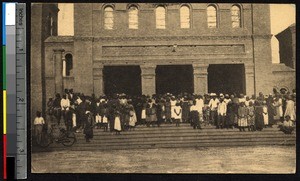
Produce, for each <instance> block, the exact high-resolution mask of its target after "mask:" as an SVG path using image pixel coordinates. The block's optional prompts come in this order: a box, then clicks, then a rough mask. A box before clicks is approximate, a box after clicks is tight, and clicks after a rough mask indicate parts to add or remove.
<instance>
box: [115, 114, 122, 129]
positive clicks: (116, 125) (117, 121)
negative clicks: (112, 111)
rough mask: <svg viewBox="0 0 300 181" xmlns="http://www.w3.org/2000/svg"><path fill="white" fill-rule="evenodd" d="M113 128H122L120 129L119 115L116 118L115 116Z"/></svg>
mask: <svg viewBox="0 0 300 181" xmlns="http://www.w3.org/2000/svg"><path fill="white" fill-rule="evenodd" d="M114 129H115V130H116V131H121V130H122V129H121V120H120V118H119V117H116V118H115V123H114Z"/></svg>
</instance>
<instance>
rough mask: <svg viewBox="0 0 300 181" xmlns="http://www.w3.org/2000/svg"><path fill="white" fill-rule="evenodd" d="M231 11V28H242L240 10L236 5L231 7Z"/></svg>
mask: <svg viewBox="0 0 300 181" xmlns="http://www.w3.org/2000/svg"><path fill="white" fill-rule="evenodd" d="M230 11H231V26H232V28H240V27H242V23H241V14H242V13H241V8H240V6H238V5H233V6H232V7H231V9H230Z"/></svg>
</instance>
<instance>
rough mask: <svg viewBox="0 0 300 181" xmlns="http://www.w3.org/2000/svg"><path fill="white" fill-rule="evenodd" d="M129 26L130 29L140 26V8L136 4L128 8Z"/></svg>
mask: <svg viewBox="0 0 300 181" xmlns="http://www.w3.org/2000/svg"><path fill="white" fill-rule="evenodd" d="M128 27H129V29H138V28H139V9H138V7H137V6H135V5H131V6H129V8H128Z"/></svg>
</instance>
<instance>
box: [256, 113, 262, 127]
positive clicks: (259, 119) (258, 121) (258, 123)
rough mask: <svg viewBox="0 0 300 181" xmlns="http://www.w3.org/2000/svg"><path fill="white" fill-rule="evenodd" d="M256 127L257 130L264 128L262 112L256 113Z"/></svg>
mask: <svg viewBox="0 0 300 181" xmlns="http://www.w3.org/2000/svg"><path fill="white" fill-rule="evenodd" d="M255 127H256V129H257V130H262V129H263V128H264V120H263V116H262V115H261V114H256V115H255Z"/></svg>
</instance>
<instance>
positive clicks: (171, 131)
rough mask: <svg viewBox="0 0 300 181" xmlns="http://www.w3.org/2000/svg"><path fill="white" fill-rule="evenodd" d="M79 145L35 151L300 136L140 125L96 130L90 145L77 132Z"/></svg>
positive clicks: (259, 141) (291, 141)
mask: <svg viewBox="0 0 300 181" xmlns="http://www.w3.org/2000/svg"><path fill="white" fill-rule="evenodd" d="M76 136H77V142H76V143H75V144H74V145H73V146H71V147H64V146H63V145H62V144H57V143H53V144H51V145H50V147H48V148H40V147H37V146H33V148H32V151H33V152H40V151H56V150H78V151H91V150H115V149H143V148H145V149H149V148H180V147H212V146H213V147H218V146H221V147H222V146H252V145H295V143H296V134H295V133H293V134H291V135H286V134H283V133H282V132H281V131H279V129H278V128H277V127H274V128H266V129H264V130H263V131H256V132H249V131H246V132H240V131H239V130H238V129H236V128H235V129H228V130H227V129H215V127H213V126H205V127H203V129H202V130H199V129H193V128H192V127H191V126H190V125H189V124H182V125H181V126H180V127H176V126H175V125H169V124H165V125H163V126H161V127H145V126H144V127H143V126H137V127H136V128H135V130H133V131H123V132H121V135H115V133H114V132H112V133H110V132H103V130H102V129H94V138H93V139H92V140H91V142H89V143H87V142H86V141H85V138H84V136H85V135H84V134H83V133H76Z"/></svg>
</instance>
